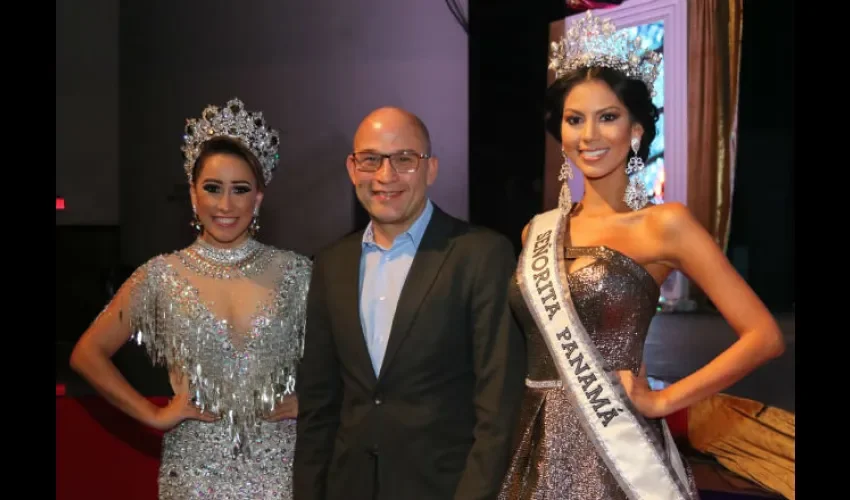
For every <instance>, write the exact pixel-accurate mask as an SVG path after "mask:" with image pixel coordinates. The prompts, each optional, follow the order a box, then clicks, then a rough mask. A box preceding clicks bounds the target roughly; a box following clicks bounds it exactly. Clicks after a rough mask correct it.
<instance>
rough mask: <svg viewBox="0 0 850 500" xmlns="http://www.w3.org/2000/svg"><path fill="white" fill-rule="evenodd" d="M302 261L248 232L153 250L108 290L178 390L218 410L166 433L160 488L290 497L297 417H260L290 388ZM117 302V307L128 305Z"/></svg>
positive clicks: (215, 495)
mask: <svg viewBox="0 0 850 500" xmlns="http://www.w3.org/2000/svg"><path fill="white" fill-rule="evenodd" d="M310 270H311V262H310V260H309V259H307V258H306V257H303V256H301V255H298V254H296V253H294V252H290V251H284V250H278V249H275V248H273V247H270V246H267V245H264V244H262V243H259V242H257V241H256V240H253V239H250V240H248V241H247V242H246V243H245V244H244V245H243V246H241V247H239V248H236V249H231V250H222V249H217V248H214V247H211V246H209V245H207V244H205V243H204V242H203V241H202V240H198V241H196V242H195V243H194V244H192V245H191V246H190V247H188V248H186V249H183V250H180V251H178V252H175V253H171V254H167V255H160V256H157V257H155V258H153V259H151V260H149V261H148V262H146V263H145V264H144V265H142V266H141V267H140V268H139V269H137V270H136V272H135V273H134V274H133V275H132V276H131V278H130V279H129V280H128V281H127V283H126V284H125V285H123V286H122V289H121V291H119V293H118V294H116V297H115V299H113V301H119V302H122V303H123V306H122V308H121V313H120V316H121V318H120V321H122V322H123V321H125V319H124V317H123V316H124V314H125V313H124V311H125V310H126V311H128V312H129V314H128V316H129V324H130V326H131V328H132V330H131V331H132V332H133V337H134V340H136V341H138V342H140V343H142V344H143V345H145V346H146V347H147V350H148V352H149V354H150V355H151V357H152V358H153V359H154V360H155V361H156V362H159V363H162V364H164V365H165V366H167V368H168V370H169V373H170V378H171V385H172V388H173V389H174V391H175V392H177V391H178V390H184V391H185V390H188V391H189V394H190V395H191V396H192V397H193V398H194V400H195V401H196V404H197V405H198V406H201V407H203V408H206V409H207V410H208V411H212V412H214V413H215V414H218V415H220V416H221V417H222V418H221V419H220V420H218V421H217V422H215V423H206V422H201V421H198V420H185V421H183V422H182V423H181V424H179V425H177V426H176V427H174V428H173V429H171V430H169V431H168V432H166V433H165V436H164V439H163V449H162V460H161V465H160V472H159V498H160V499H188V498H205V499H222V500H223V499H229V500H234V499H246V500H247V499H252V500H257V499H288V498H291V496H292V493H291V489H292V487H291V468H292V459H293V455H294V447H295V422H294V420H291V419H290V420H283V421H278V422H268V421H266V420H264V419H263V416H265V415H268V413H269V412H270V411H271V410H272V409H273V405H274V404H276V403H279V402H280V401H281V399H282V398H283V396H284V395H285V394H290V393H292V392H293V390H294V387H295V373H296V366H297V363H298V360H299V359H300V356H301V352H302V345H303V335H304V333H303V332H304V324H305V315H306V297H307V289H308V286H309V279H310ZM125 307H126V309H125Z"/></svg>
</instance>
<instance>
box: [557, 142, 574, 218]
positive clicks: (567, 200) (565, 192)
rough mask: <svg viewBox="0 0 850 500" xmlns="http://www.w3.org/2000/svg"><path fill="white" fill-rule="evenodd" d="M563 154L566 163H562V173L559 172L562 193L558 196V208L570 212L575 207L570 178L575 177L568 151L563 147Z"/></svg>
mask: <svg viewBox="0 0 850 500" xmlns="http://www.w3.org/2000/svg"><path fill="white" fill-rule="evenodd" d="M561 156H562V157H563V158H564V163H562V164H561V173H560V174H558V180H559V181H561V182H562V183H561V194H560V195H559V196H558V208H560V209H561V211H562V212H569V211H570V210H571V209H572V207H573V195H572V193H570V185H569V183H568V182H567V180H568V179H572V178H573V167H572V165H570V161H569V160H568V159H567V153H565V152H564V149H563V148H561Z"/></svg>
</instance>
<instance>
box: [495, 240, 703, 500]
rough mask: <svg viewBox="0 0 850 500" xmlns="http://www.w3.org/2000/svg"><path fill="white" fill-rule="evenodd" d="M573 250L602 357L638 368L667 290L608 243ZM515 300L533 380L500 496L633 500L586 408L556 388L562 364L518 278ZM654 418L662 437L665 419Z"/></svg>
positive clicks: (574, 278)
mask: <svg viewBox="0 0 850 500" xmlns="http://www.w3.org/2000/svg"><path fill="white" fill-rule="evenodd" d="M565 254H566V259H567V261H568V262H567V263H572V264H573V265H572V266H568V267H567V268H570V267H572V268H573V269H572V270H571V271H570V273H569V289H570V294H571V295H572V297H573V301H574V303H575V307H576V311H577V312H578V315H579V317H580V318H581V321H582V323H583V324H584V326H585V328H586V330H587V332H588V334H589V335H590V337H591V339H592V340H593V342H594V344H595V346H596V348H597V349H598V351H599V353H600V355H601V356H602V357H603V358H604V359H605V361H606V362H607V363H608V364H609V365H610V366H611V368H613V369H614V370H631V371H632V372H633V373H635V374H637V373H638V372H639V370H640V366H641V362H642V360H643V346H644V341H645V340H646V335H647V333H648V330H649V325H650V322H651V321H652V317H653V315H654V314H655V310H656V306H657V304H658V297H659V294H660V292H661V290H660V288H659V287H658V285H657V284H656V282H655V280H654V279H653V277H652V276H651V275H650V274H649V272H647V271H646V270H645V269H644V268H643V266H641V265H640V264H638V263H637V262H635V261H633V260H632V259H630V258H629V257H628V256H626V255H624V254H622V253H619V252H617V251H615V250H612V249H609V248H607V247H568V248H567V249H566V251H565ZM579 260H580V262H578V261H579ZM574 261H576V262H574ZM509 300H510V304H511V309H512V310H513V311H514V313H515V314H516V317H517V319H518V321H519V322H520V324H521V325H522V328H523V330H524V331H525V334H526V339H527V345H528V376H527V377H528V380H529V382H527V384H526V385H527V387H526V390H525V396H524V398H523V402H522V408H521V410H520V420H519V429H518V431H517V433H516V435H517V442H516V443H514V445H515V448H514V451H513V456H512V457H511V461H510V466H509V469H508V473H507V475H506V477H505V480H504V482H503V484H502V490H501V493H500V495H499V499H500V500H555V499H557V500H626V499H627V498H628V497H627V496H626V494H625V493H624V492H623V491H622V489H621V488H620V487H619V485H618V483H617V480H616V479H615V478H614V476H613V475H612V474H611V472H610V471H609V470H608V467H607V465H606V463H605V461H604V459H603V458H602V457H600V455H599V454H598V453H597V451H596V447H595V445H594V443H593V441H592V439H591V438H590V437H589V436H587V434H586V433H585V431H584V427H583V426H582V425H581V422H580V420H579V419H580V417H579V415H578V414H577V411H578V410H577V409H575V408H574V407H573V406H572V403H571V402H570V399H569V398H568V396H567V394H566V393H565V392H564V391H563V390H562V389H561V388H559V387H553V386H555V385H558V382H559V381H560V378H559V375H558V371H557V368H556V367H555V364H554V363H553V362H552V358H551V356H550V354H549V350H548V349H547V347H546V343H545V340H544V339H543V337H542V335H541V333H540V330H539V328H538V327H537V324H536V323H535V321H534V318H533V317H532V315H531V313H530V312H529V310H528V307H527V306H526V303H525V300H524V298H523V296H522V292H521V291H520V288H519V286H518V284H517V283H516V281H512V282H511V289H510V296H509ZM646 422H647V425H648V426H649V427H650V432H652V433H654V434H655V435H656V437H657V438H658V440H659V441H660V440H661V439H662V438H661V423H660V421H659V420H653V419H646ZM685 469H686V473H687V475H688V479H689V488H690V489H691V490H692V491H693V492H696V486H695V483H694V482H693V475H692V471H691V469H690V467H689V466H688V465H687V462H685ZM694 498H697V496H696V493H694Z"/></svg>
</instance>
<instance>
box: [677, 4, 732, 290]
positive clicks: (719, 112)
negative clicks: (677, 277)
mask: <svg viewBox="0 0 850 500" xmlns="http://www.w3.org/2000/svg"><path fill="white" fill-rule="evenodd" d="M742 27H743V0H690V1H689V2H688V207H689V208H690V209H691V211H692V212H693V214H694V216H695V217H696V218H697V220H699V221H700V223H701V224H702V225H703V227H705V229H706V230H707V231H708V232H709V233H710V234H711V235H712V236H714V240H715V241H716V242H717V244H718V245H719V246H720V247H721V248H723V250H724V251H725V250H726V244H727V242H728V236H729V221H730V219H731V215H732V188H733V180H734V170H735V143H736V138H735V136H736V129H737V115H738V75H739V68H740V60H741V49H740V48H741V32H742ZM701 296H702V293H701V291H699V290H697V289H694V290H693V291H692V298H694V299H696V300H697V301H699V299H700V298H701Z"/></svg>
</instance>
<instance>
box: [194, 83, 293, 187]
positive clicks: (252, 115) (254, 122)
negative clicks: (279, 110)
mask: <svg viewBox="0 0 850 500" xmlns="http://www.w3.org/2000/svg"><path fill="white" fill-rule="evenodd" d="M214 137H231V138H233V139H237V140H239V141H240V142H241V143H242V144H243V145H245V147H247V148H248V149H249V150H251V152H252V153H254V155H255V156H256V157H257V159H258V160H260V166H261V167H262V170H263V183H264V185H268V183H269V182H270V181H271V180H272V173H273V172H274V170H275V169H276V168H277V162H278V159H279V158H280V157H279V155H278V152H277V148H278V144H279V143H280V136H279V134H278V132H277V130H274V129H272V128H269V127H266V120H265V119H264V118H263V113H262V112H260V111H246V110H245V105H244V104H243V103H242V101H240V100H239V99H237V98H234V99H231V100H229V101H227V104H226V105H225V106H224V107H223V108H219V107H218V106H212V105H210V106H207V107H206V108H204V111H203V113H201V117H200V118H189V119H187V120H186V128H185V130H184V135H183V146H181V148H180V150H181V151H183V156H184V158H185V159H186V161H185V162H184V163H183V169H184V170H185V171H186V177H188V178H189V183H190V184H191V183H192V181H193V179H192V168H193V167H194V165H195V160H197V158H198V155H199V154H200V152H201V146H202V145H203V143H204V142H206V141H208V140H210V139H212V138H214Z"/></svg>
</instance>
